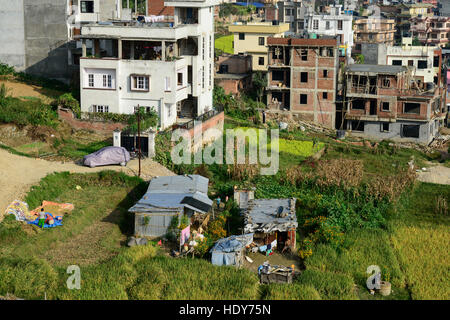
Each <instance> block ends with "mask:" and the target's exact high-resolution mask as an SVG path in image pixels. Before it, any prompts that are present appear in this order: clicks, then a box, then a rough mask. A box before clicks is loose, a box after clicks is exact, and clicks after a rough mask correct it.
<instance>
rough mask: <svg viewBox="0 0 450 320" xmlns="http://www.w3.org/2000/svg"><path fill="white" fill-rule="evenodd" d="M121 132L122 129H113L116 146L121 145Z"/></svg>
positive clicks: (114, 144)
mask: <svg viewBox="0 0 450 320" xmlns="http://www.w3.org/2000/svg"><path fill="white" fill-rule="evenodd" d="M121 134H122V131H120V130H119V128H117V129H115V130H114V131H113V146H114V147H121V141H120V140H121V139H120V138H121Z"/></svg>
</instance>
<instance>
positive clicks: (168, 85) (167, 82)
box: [164, 77, 172, 91]
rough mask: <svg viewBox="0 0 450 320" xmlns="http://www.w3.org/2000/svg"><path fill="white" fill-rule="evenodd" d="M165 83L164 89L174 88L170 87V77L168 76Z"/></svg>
mask: <svg viewBox="0 0 450 320" xmlns="http://www.w3.org/2000/svg"><path fill="white" fill-rule="evenodd" d="M164 83H165V85H164V90H165V91H171V90H172V89H171V88H170V77H166V78H165V80H164Z"/></svg>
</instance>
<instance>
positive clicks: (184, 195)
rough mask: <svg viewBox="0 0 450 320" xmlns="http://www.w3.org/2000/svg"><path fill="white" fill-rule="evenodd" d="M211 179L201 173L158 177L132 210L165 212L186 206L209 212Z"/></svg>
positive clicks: (151, 182)
mask: <svg viewBox="0 0 450 320" xmlns="http://www.w3.org/2000/svg"><path fill="white" fill-rule="evenodd" d="M208 182H209V180H208V179H207V178H205V177H202V176H200V175H180V176H167V177H156V178H153V179H152V181H150V185H149V187H148V190H147V192H146V193H145V195H144V196H143V197H142V199H141V200H139V201H138V202H137V203H136V204H135V205H134V206H133V207H131V208H130V209H129V211H130V212H158V211H159V212H165V211H173V210H179V209H182V208H184V207H187V208H190V209H193V210H196V211H200V212H207V211H209V209H210V208H211V206H212V203H213V202H212V200H211V199H209V198H208Z"/></svg>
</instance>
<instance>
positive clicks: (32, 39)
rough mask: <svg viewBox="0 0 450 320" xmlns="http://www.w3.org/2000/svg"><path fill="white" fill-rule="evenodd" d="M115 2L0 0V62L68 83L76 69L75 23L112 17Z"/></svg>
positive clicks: (114, 15) (108, 0)
mask: <svg viewBox="0 0 450 320" xmlns="http://www.w3.org/2000/svg"><path fill="white" fill-rule="evenodd" d="M118 4H119V0H90V1H81V0H70V1H68V0H14V1H11V0H0V30H1V31H2V32H0V42H1V43H2V44H8V45H3V46H0V62H2V63H6V64H9V65H12V66H14V67H15V68H16V70H17V71H24V72H26V73H29V74H32V75H36V76H41V77H47V78H53V79H57V80H60V81H63V82H66V83H68V82H69V81H70V79H71V78H72V74H73V72H74V71H75V72H77V71H78V66H77V61H78V60H77V57H76V53H77V51H76V44H75V43H74V42H73V41H72V40H73V36H74V35H77V34H79V27H77V26H79V25H80V24H81V23H83V22H94V21H104V20H106V19H107V18H111V17H112V18H114V17H116V16H117V15H118V14H120V9H118V8H120V6H119V5H118ZM102 19H103V20H102ZM72 52H73V53H74V55H72Z"/></svg>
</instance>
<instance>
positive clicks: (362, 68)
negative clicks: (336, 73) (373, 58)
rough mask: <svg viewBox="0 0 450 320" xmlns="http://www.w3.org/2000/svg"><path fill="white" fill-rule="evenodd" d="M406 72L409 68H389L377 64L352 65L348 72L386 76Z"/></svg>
mask: <svg viewBox="0 0 450 320" xmlns="http://www.w3.org/2000/svg"><path fill="white" fill-rule="evenodd" d="M406 70H407V68H406V67H404V66H388V65H377V64H350V65H348V67H347V71H349V72H371V73H386V74H397V73H400V72H403V71H406Z"/></svg>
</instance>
